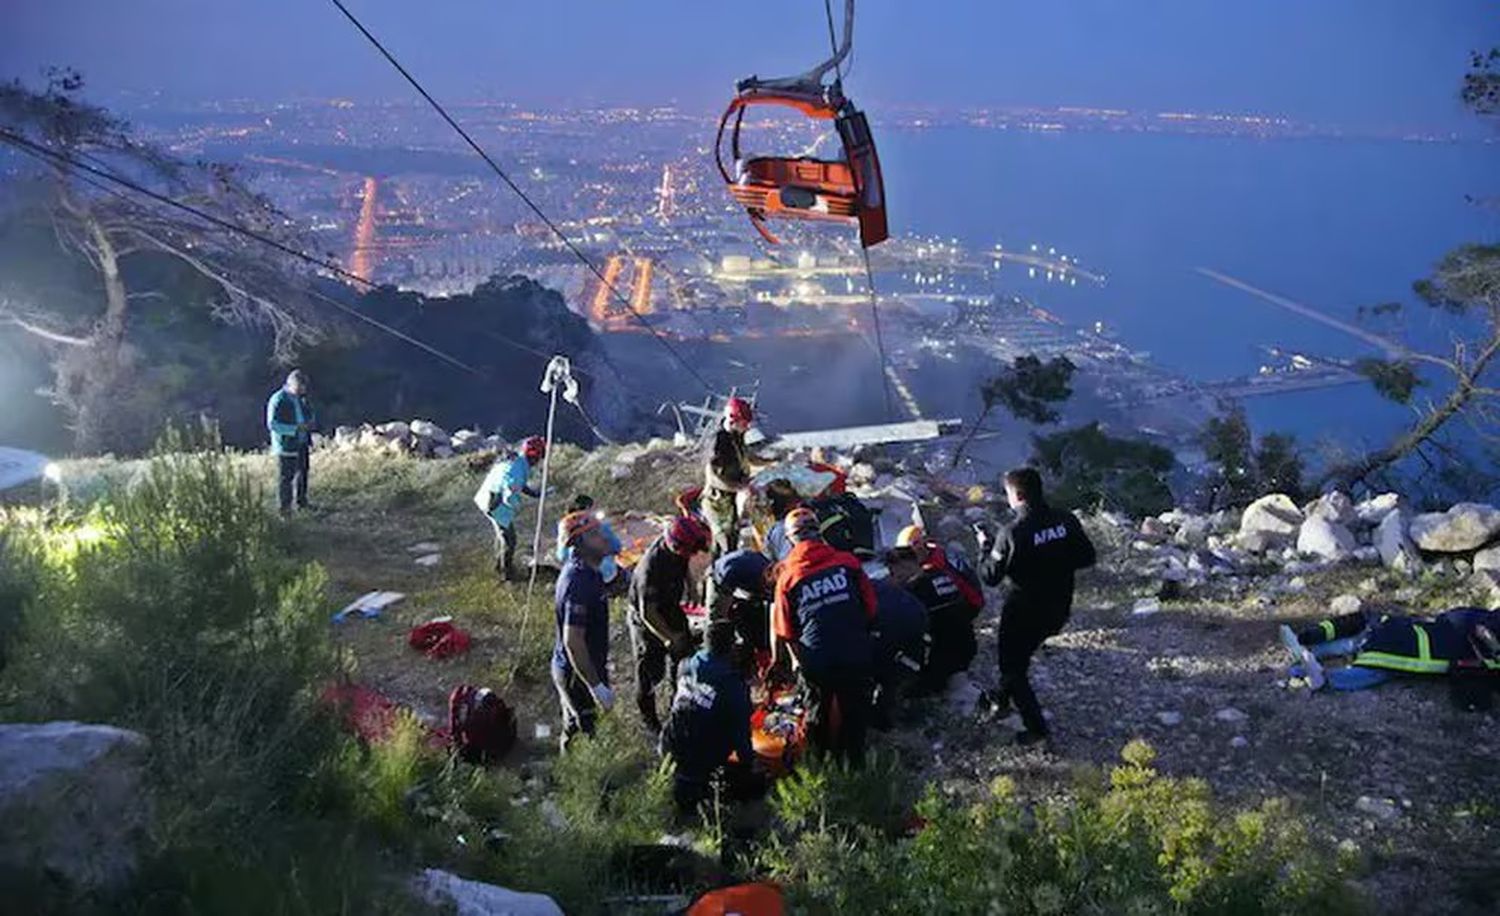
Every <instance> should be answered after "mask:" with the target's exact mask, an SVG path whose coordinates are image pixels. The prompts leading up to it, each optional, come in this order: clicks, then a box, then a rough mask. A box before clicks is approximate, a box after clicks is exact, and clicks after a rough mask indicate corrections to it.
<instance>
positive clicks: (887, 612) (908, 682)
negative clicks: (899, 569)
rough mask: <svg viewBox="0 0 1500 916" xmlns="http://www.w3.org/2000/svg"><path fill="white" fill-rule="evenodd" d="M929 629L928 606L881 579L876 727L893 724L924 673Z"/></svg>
mask: <svg viewBox="0 0 1500 916" xmlns="http://www.w3.org/2000/svg"><path fill="white" fill-rule="evenodd" d="M927 633H928V619H927V608H925V607H923V605H922V602H921V601H920V600H919V599H918V598H917V596H916V595H913V594H912V593H911V592H909V591H907V590H906V589H904V588H902V587H901V586H899V585H897V584H895V583H894V582H892V581H891V580H890V579H877V580H876V581H875V629H874V631H873V632H872V633H871V634H870V635H871V639H872V641H873V643H872V644H873V648H874V670H875V702H874V705H873V706H872V708H871V715H870V724H871V725H872V726H874V727H875V728H880V729H886V728H890V727H891V725H892V724H893V722H894V720H895V716H896V711H897V710H898V709H899V708H900V705H901V699H902V698H903V697H904V696H906V695H907V693H909V692H910V690H911V687H912V685H913V684H916V683H917V682H918V679H919V678H920V677H921V675H922V671H923V669H924V668H925V666H926V665H925V663H926V660H927V656H928V652H929V646H928V635H927Z"/></svg>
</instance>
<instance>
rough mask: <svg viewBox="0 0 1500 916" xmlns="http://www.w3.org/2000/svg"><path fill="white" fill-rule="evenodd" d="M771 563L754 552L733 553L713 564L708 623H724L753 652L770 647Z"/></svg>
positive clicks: (763, 556)
mask: <svg viewBox="0 0 1500 916" xmlns="http://www.w3.org/2000/svg"><path fill="white" fill-rule="evenodd" d="M772 568H773V564H772V563H771V561H770V560H769V559H767V558H766V555H765V554H763V553H758V552H756V551H754V550H736V551H732V552H730V553H726V554H724V555H723V556H722V557H719V558H718V559H717V560H715V561H714V565H713V568H712V570H711V572H710V575H712V576H713V581H714V594H715V600H714V604H713V607H711V608H709V618H710V619H711V620H727V621H729V622H730V623H731V624H733V625H734V628H735V631H736V632H738V633H739V636H740V639H741V640H743V641H744V643H745V645H746V646H748V647H749V648H750V649H751V650H753V651H756V652H765V651H768V650H769V649H770V648H771V613H770V608H771V600H770V599H771V589H772V587H773V586H774V585H775V579H774V578H773V577H772Z"/></svg>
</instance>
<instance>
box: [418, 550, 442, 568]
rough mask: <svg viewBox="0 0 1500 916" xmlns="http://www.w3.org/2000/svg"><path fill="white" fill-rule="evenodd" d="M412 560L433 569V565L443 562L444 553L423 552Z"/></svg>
mask: <svg viewBox="0 0 1500 916" xmlns="http://www.w3.org/2000/svg"><path fill="white" fill-rule="evenodd" d="M412 562H413V563H415V564H417V565H418V566H421V567H424V568H426V569H431V568H432V567H434V566H436V565H438V564H439V563H441V562H443V555H442V554H440V553H427V554H423V555H422V556H420V557H417V558H416V559H415V560H413V561H412Z"/></svg>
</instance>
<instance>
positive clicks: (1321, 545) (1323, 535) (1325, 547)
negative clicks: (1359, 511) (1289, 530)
mask: <svg viewBox="0 0 1500 916" xmlns="http://www.w3.org/2000/svg"><path fill="white" fill-rule="evenodd" d="M1345 499H1346V500H1347V499H1348V497H1345ZM1350 512H1351V513H1352V512H1353V509H1352V508H1351V509H1350ZM1358 546H1359V545H1358V543H1357V542H1356V541H1355V540H1354V533H1353V532H1352V531H1350V530H1349V529H1348V528H1346V527H1344V526H1343V525H1342V524H1340V523H1339V522H1336V521H1333V520H1332V519H1330V518H1328V517H1327V516H1323V515H1314V516H1313V517H1311V518H1309V519H1308V520H1307V521H1305V522H1303V523H1302V528H1301V530H1300V531H1299V532H1298V533H1297V552H1298V553H1304V554H1309V555H1311V556H1315V557H1321V558H1322V559H1324V560H1328V561H1329V562H1331V563H1338V562H1340V561H1342V560H1347V559H1349V557H1350V556H1352V555H1353V554H1354V549H1355V548H1356V547H1358Z"/></svg>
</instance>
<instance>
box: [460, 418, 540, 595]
mask: <svg viewBox="0 0 1500 916" xmlns="http://www.w3.org/2000/svg"><path fill="white" fill-rule="evenodd" d="M546 455H547V440H546V439H543V438H542V437H541V436H532V437H531V438H529V439H527V440H526V441H525V442H522V443H521V451H520V454H503V455H501V456H500V457H498V458H496V459H495V463H494V464H492V465H490V470H489V473H487V474H485V475H484V482H483V483H481V484H480V485H479V489H478V490H476V491H474V505H476V506H478V507H479V511H481V512H483V513H484V514H485V516H486V517H487V518H489V520H490V524H491V525H494V526H495V574H496V575H498V576H499V577H500V579H501V581H503V582H514V581H516V578H517V576H516V515H517V514H518V513H519V512H520V511H521V496H522V495H523V494H524V495H526V496H530V497H531V498H533V499H535V498H536V497H537V496H539V495H540V494H538V493H537V491H536V490H534V489H532V487H531V483H530V481H531V469H532V468H534V467H536V466H537V465H538V464H540V463H541V460H542V459H543V458H544V457H546ZM533 562H535V561H533Z"/></svg>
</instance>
